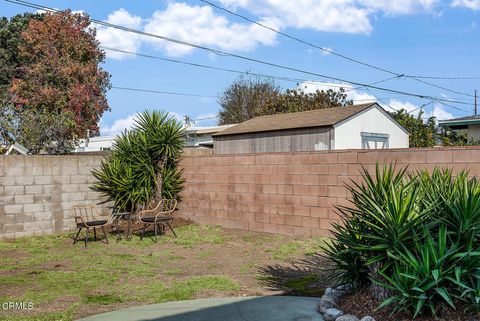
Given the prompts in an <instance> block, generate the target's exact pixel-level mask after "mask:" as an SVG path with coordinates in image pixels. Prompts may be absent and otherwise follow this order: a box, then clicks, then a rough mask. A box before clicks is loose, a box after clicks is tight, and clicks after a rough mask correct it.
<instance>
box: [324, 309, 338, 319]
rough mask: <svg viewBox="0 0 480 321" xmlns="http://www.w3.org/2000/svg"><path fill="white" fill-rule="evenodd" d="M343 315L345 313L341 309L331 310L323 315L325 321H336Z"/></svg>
mask: <svg viewBox="0 0 480 321" xmlns="http://www.w3.org/2000/svg"><path fill="white" fill-rule="evenodd" d="M342 315H343V312H342V311H340V310H339V309H335V308H330V309H327V310H326V311H325V313H324V314H323V318H324V319H325V321H335V320H337V318H338V317H340V316H342Z"/></svg>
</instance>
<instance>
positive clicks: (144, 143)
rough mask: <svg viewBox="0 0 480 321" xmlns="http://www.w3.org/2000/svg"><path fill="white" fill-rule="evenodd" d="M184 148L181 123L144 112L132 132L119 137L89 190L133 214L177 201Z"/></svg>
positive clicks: (180, 187)
mask: <svg viewBox="0 0 480 321" xmlns="http://www.w3.org/2000/svg"><path fill="white" fill-rule="evenodd" d="M183 146H184V133H183V127H182V124H181V123H180V122H179V121H177V120H175V119H174V118H172V117H169V115H168V113H165V112H158V111H153V112H149V111H145V112H143V113H140V114H138V115H137V117H136V119H135V125H134V127H133V130H131V131H129V132H127V133H124V134H122V135H120V136H118V137H117V138H116V140H115V144H114V147H113V149H112V152H111V153H110V155H108V156H107V158H106V159H105V160H104V161H103V162H102V165H101V167H100V168H99V169H96V170H94V171H93V172H92V173H93V175H94V176H95V178H96V179H97V181H96V182H95V183H94V185H93V187H92V189H93V190H95V191H98V192H101V193H102V194H103V195H105V196H106V197H107V201H112V202H113V203H114V205H115V206H116V207H117V208H118V209H119V210H121V211H133V212H134V211H136V210H138V209H141V208H145V207H146V206H148V204H149V203H150V201H152V200H157V201H158V200H159V199H161V198H169V199H174V198H175V199H179V198H180V195H179V193H180V192H181V190H182V189H183V179H182V177H181V175H182V171H181V170H179V169H178V168H177V162H178V159H179V157H180V155H181V153H182V149H183Z"/></svg>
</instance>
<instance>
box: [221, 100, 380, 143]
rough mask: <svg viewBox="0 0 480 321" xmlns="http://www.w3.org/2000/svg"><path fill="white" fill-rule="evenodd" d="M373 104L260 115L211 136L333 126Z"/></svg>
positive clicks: (373, 104)
mask: <svg viewBox="0 0 480 321" xmlns="http://www.w3.org/2000/svg"><path fill="white" fill-rule="evenodd" d="M375 105H377V104H376V103H368V104H361V105H352V106H348V107H334V108H325V109H317V110H310V111H302V112H296V113H285V114H278V115H268V116H260V117H255V118H252V119H249V120H247V121H245V122H243V123H240V124H238V125H236V126H233V127H231V128H228V129H225V130H222V131H221V132H218V133H216V134H214V135H212V136H224V135H234V134H243V133H254V132H266V131H274V130H282V129H294V128H308V127H323V126H333V125H335V124H337V123H339V122H341V121H343V120H345V119H347V118H350V117H352V116H353V115H355V114H358V113H360V112H362V111H364V110H365V109H368V108H370V107H372V106H375ZM377 106H378V105H377Z"/></svg>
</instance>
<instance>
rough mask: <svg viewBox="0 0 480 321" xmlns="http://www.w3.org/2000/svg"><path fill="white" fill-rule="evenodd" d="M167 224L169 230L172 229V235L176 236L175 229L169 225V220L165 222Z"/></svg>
mask: <svg viewBox="0 0 480 321" xmlns="http://www.w3.org/2000/svg"><path fill="white" fill-rule="evenodd" d="M167 225H168V227H169V228H170V231H172V233H173V235H174V236H175V237H177V234H176V233H175V231H174V230H173V228H172V226H171V225H170V222H167Z"/></svg>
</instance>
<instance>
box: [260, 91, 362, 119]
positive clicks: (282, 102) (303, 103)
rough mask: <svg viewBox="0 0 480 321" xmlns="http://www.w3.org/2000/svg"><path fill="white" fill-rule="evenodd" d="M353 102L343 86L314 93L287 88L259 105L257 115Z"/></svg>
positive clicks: (345, 104)
mask: <svg viewBox="0 0 480 321" xmlns="http://www.w3.org/2000/svg"><path fill="white" fill-rule="evenodd" d="M352 104H353V102H352V101H351V100H348V99H347V94H346V93H345V89H343V88H340V90H339V91H335V90H332V89H328V90H327V91H324V90H317V91H315V92H312V93H305V92H303V91H299V90H296V89H287V91H285V93H282V94H280V95H277V96H275V97H272V98H271V99H269V100H268V101H267V102H266V103H265V104H263V105H262V106H259V108H258V110H257V113H256V116H264V115H274V114H283V113H293V112H299V111H308V110H316V109H324V108H332V107H342V106H349V105H352Z"/></svg>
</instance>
